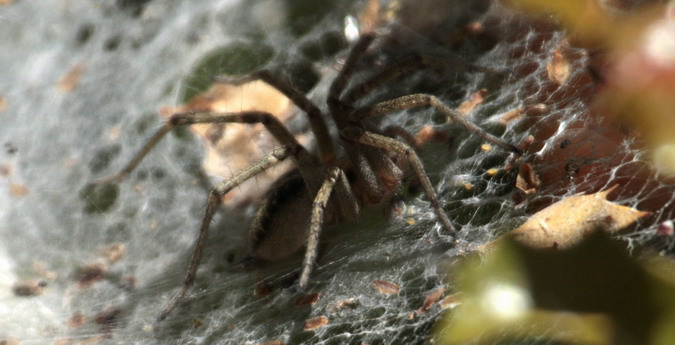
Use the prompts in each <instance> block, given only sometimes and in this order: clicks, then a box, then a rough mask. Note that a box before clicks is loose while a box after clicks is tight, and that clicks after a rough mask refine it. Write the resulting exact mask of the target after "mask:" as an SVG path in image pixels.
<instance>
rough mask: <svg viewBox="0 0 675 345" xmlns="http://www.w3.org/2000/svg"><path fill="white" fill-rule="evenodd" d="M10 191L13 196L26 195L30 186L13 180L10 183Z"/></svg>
mask: <svg viewBox="0 0 675 345" xmlns="http://www.w3.org/2000/svg"><path fill="white" fill-rule="evenodd" d="M9 193H10V194H12V195H13V196H24V195H26V194H28V187H26V186H24V185H22V184H18V183H13V182H12V183H10V185H9Z"/></svg>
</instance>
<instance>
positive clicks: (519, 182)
mask: <svg viewBox="0 0 675 345" xmlns="http://www.w3.org/2000/svg"><path fill="white" fill-rule="evenodd" d="M540 183H541V181H540V180H539V176H537V174H536V173H535V172H534V169H532V165H530V163H525V164H521V165H520V168H519V169H518V176H516V188H518V190H520V191H521V192H523V193H525V194H532V193H534V192H536V191H537V187H539V184H540Z"/></svg>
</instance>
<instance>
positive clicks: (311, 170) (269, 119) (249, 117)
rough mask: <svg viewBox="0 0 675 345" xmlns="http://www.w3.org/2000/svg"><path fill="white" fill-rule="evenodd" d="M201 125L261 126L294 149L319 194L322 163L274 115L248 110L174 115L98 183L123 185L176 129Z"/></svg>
mask: <svg viewBox="0 0 675 345" xmlns="http://www.w3.org/2000/svg"><path fill="white" fill-rule="evenodd" d="M199 123H243V124H255V123H261V124H263V125H264V126H265V128H267V130H268V131H269V132H270V133H271V134H272V136H274V138H275V139H276V140H277V141H278V142H279V143H280V144H282V145H286V146H288V147H289V149H290V150H291V154H292V157H293V159H294V160H295V163H296V165H297V167H298V170H300V173H301V174H302V177H303V179H304V181H305V184H306V185H307V190H308V191H310V192H311V193H316V191H318V190H319V186H320V184H321V181H322V176H321V171H322V169H321V164H320V163H319V162H318V161H317V160H316V158H315V157H314V156H312V155H311V154H310V153H309V152H308V151H307V150H306V149H305V148H304V147H303V146H302V145H300V143H299V142H298V141H297V140H296V139H295V137H294V136H293V135H292V134H291V132H289V131H288V129H287V128H286V127H284V125H283V124H282V123H281V122H280V121H279V120H278V119H277V118H276V117H274V115H272V114H269V113H266V112H261V111H245V112H240V113H181V114H175V115H173V116H171V118H170V119H169V121H167V122H166V123H165V124H164V125H163V126H162V127H161V128H160V129H159V130H158V131H157V132H156V133H155V134H154V135H153V136H152V137H151V138H150V140H149V141H148V142H147V143H146V144H145V145H144V146H143V147H142V148H141V150H140V151H139V152H138V153H137V154H136V155H135V156H134V157H133V158H132V159H131V161H129V163H128V164H127V165H126V166H125V167H124V168H123V169H122V170H121V171H120V172H118V173H116V174H113V175H111V176H109V177H105V178H103V179H100V180H98V181H95V182H94V183H107V182H119V181H120V180H122V179H124V178H125V177H126V176H127V175H128V174H129V173H130V172H131V171H133V170H134V169H135V168H136V167H137V166H138V164H139V163H140V162H141V160H143V158H144V157H145V156H146V155H147V154H148V152H150V151H151V150H152V149H153V148H154V147H155V145H157V143H158V142H159V141H160V140H161V139H162V138H163V137H164V136H165V135H166V134H167V133H169V132H170V131H171V130H172V129H174V128H175V127H180V126H189V125H193V124H199Z"/></svg>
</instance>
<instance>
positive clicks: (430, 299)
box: [408, 287, 445, 319]
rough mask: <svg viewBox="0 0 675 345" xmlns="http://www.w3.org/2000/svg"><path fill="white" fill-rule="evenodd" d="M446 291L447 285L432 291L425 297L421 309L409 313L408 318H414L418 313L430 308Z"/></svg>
mask: <svg viewBox="0 0 675 345" xmlns="http://www.w3.org/2000/svg"><path fill="white" fill-rule="evenodd" d="M444 293H445V287H442V288H439V289H436V290H434V291H433V292H431V293H430V294H429V295H427V297H426V298H425V299H424V303H422V306H421V307H419V309H417V310H415V311H414V312H412V313H410V314H408V319H412V318H414V317H415V316H417V315H421V314H423V313H424V312H426V311H427V310H429V308H431V307H432V306H433V305H434V304H435V303H436V302H438V300H440V299H441V297H443V294H444Z"/></svg>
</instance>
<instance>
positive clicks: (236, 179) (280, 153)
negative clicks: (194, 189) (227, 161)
mask: <svg viewBox="0 0 675 345" xmlns="http://www.w3.org/2000/svg"><path fill="white" fill-rule="evenodd" d="M291 154H292V150H291V149H290V148H289V147H287V146H280V147H277V148H275V149H274V151H272V153H270V154H268V155H267V156H265V157H264V158H262V159H261V160H260V161H258V162H257V163H255V164H253V165H251V166H249V167H247V168H245V169H243V170H242V171H240V172H239V173H237V174H236V175H234V176H233V177H231V178H229V179H227V180H225V181H223V182H221V183H219V184H217V185H216V186H215V187H214V188H213V189H212V190H211V192H210V193H209V198H208V205H207V206H206V212H205V214H204V219H203V220H202V224H201V226H200V228H199V237H197V240H196V242H195V249H194V252H193V253H192V258H191V259H190V265H189V266H188V270H187V273H186V274H185V280H184V281H183V286H182V287H181V288H180V290H178V292H176V294H175V295H174V296H173V297H172V298H171V300H170V301H169V303H168V304H167V305H166V307H164V310H162V312H161V313H160V314H159V316H158V317H157V321H161V320H164V319H165V318H166V317H167V316H168V315H169V313H171V311H172V310H173V309H174V308H175V307H176V306H177V305H178V303H180V301H181V300H182V299H183V298H184V297H185V294H186V293H187V290H188V289H189V288H190V286H191V285H192V283H193V282H194V280H195V275H196V274H197V268H198V267H199V261H200V260H201V257H202V249H203V248H204V244H205V243H206V237H207V236H208V233H209V228H210V225H211V220H212V219H213V215H214V213H215V212H216V210H217V209H218V206H219V205H220V204H221V203H222V200H223V196H224V195H225V194H227V193H228V192H229V191H230V190H232V189H233V188H235V187H237V186H239V185H240V184H242V183H243V182H244V181H246V180H248V179H250V178H252V177H253V176H255V175H257V174H259V173H261V172H263V171H264V170H266V169H268V168H270V167H272V166H274V165H276V164H278V163H280V162H282V161H283V160H284V159H286V158H287V157H288V156H289V155H291Z"/></svg>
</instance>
